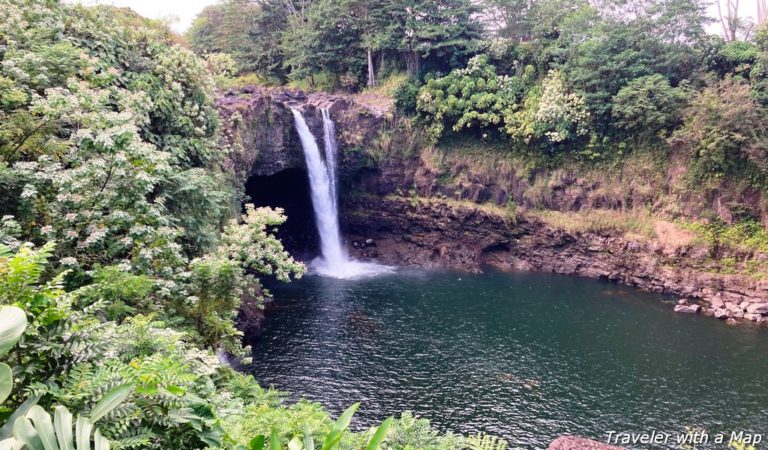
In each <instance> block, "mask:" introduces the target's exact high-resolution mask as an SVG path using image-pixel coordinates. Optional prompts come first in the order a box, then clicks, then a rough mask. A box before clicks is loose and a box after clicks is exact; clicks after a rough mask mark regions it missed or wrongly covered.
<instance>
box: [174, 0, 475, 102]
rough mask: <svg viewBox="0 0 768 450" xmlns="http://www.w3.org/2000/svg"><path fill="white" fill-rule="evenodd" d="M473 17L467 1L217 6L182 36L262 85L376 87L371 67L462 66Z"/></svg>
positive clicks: (271, 1) (471, 45)
mask: <svg viewBox="0 0 768 450" xmlns="http://www.w3.org/2000/svg"><path fill="white" fill-rule="evenodd" d="M475 12H476V7H475V6H474V5H473V3H472V2H470V1H468V0H440V1H433V0H429V1H427V0H408V1H400V0H385V1H373V0H343V1H334V0H314V1H311V0H302V1H299V2H295V4H294V2H282V1H279V0H261V1H259V2H255V3H250V2H241V1H236V0H224V1H222V2H221V3H219V4H216V5H213V6H209V7H208V8H206V9H205V10H204V11H203V13H202V14H201V15H200V16H199V17H198V19H197V20H196V21H195V23H194V24H193V26H192V28H191V30H190V31H189V32H188V34H187V38H188V39H189V41H190V43H191V45H192V47H193V48H194V49H195V50H196V51H197V52H199V53H201V54H205V53H219V52H224V53H229V54H231V55H232V56H233V57H234V58H235V60H237V62H238V66H239V69H240V70H241V71H251V72H256V73H258V74H259V75H261V76H262V77H263V78H264V79H266V80H277V81H285V80H286V79H291V80H294V81H300V80H305V79H306V80H309V83H310V86H311V87H331V88H333V87H342V88H345V89H348V90H355V89H357V88H359V87H360V86H361V85H363V84H366V83H367V84H368V85H373V84H374V83H375V75H374V72H375V71H374V66H377V67H378V71H379V74H380V75H381V73H382V71H383V70H385V69H387V70H390V69H391V67H392V66H395V67H402V68H405V69H407V70H408V72H409V73H418V72H420V71H422V70H423V69H426V70H435V69H449V68H453V67H458V66H461V65H462V64H464V63H465V62H466V61H467V59H468V58H469V57H470V56H472V55H473V54H474V53H475V52H476V51H477V49H478V48H479V45H480V39H479V38H480V31H481V28H480V26H479V24H478V23H476V22H475V21H473V20H472V15H473V14H474V13H475ZM387 60H389V61H390V63H387V62H386V61H387ZM327 76H330V77H331V78H332V81H331V83H330V85H328V86H322V84H321V79H322V78H324V77H327Z"/></svg>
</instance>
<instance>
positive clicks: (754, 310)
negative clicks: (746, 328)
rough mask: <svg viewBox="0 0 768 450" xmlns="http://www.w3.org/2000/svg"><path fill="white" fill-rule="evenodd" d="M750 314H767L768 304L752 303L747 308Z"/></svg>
mask: <svg viewBox="0 0 768 450" xmlns="http://www.w3.org/2000/svg"><path fill="white" fill-rule="evenodd" d="M747 312H748V313H750V314H768V303H753V304H750V305H749V306H747Z"/></svg>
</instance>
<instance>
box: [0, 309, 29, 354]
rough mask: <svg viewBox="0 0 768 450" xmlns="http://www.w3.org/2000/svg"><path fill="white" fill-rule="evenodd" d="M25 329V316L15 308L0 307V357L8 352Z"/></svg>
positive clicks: (22, 311)
mask: <svg viewBox="0 0 768 450" xmlns="http://www.w3.org/2000/svg"><path fill="white" fill-rule="evenodd" d="M26 328H27V315H26V313H24V310H22V309H21V308H17V307H15V306H0V355H4V354H6V353H7V352H8V350H10V349H11V348H12V347H13V346H14V345H16V343H17V342H19V339H21V335H22V334H24V330H25V329H26Z"/></svg>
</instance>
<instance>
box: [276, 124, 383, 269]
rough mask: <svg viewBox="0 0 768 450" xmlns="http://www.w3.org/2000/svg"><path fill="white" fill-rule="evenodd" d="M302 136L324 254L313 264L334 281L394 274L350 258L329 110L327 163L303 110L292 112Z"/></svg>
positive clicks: (325, 128) (314, 267)
mask: <svg viewBox="0 0 768 450" xmlns="http://www.w3.org/2000/svg"><path fill="white" fill-rule="evenodd" d="M291 111H292V112H293V118H294V121H295V123H296V131H297V132H298V133H299V139H300V140H301V147H302V148H303V149H304V160H305V161H306V164H307V174H308V175H309V187H310V190H311V194H312V207H313V208H314V210H315V221H316V223H317V231H318V233H319V234H320V251H321V253H322V256H320V257H318V258H317V259H315V260H314V261H312V264H311V265H310V269H313V270H314V271H316V272H317V273H319V274H320V275H325V276H329V277H334V278H357V277H364V276H372V275H377V274H380V273H383V272H390V271H391V270H392V268H391V267H388V266H382V265H379V264H373V263H363V262H359V261H355V260H354V259H351V258H349V257H348V256H347V253H346V252H345V251H344V247H343V245H342V242H341V232H340V231H339V213H338V208H337V205H338V201H337V199H338V194H337V190H336V189H337V181H336V151H337V146H336V132H335V128H334V124H333V120H331V116H330V114H329V112H328V110H326V109H323V110H322V113H323V137H324V144H325V160H323V157H322V156H321V155H320V149H319V147H318V145H317V141H316V140H315V136H314V135H313V134H312V131H310V129H309V127H308V126H307V122H306V121H305V120H304V116H303V115H302V114H301V112H300V111H298V110H296V109H291Z"/></svg>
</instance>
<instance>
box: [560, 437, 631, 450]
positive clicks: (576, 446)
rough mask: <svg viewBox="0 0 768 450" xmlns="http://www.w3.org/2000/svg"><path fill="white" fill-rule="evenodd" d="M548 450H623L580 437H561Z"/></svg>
mask: <svg viewBox="0 0 768 450" xmlns="http://www.w3.org/2000/svg"><path fill="white" fill-rule="evenodd" d="M547 450H622V447H616V446H614V445H609V444H606V443H604V442H599V441H595V440H592V439H587V438H583V437H578V436H560V437H559V438H557V439H555V440H554V441H552V443H551V444H549V447H547Z"/></svg>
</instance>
